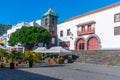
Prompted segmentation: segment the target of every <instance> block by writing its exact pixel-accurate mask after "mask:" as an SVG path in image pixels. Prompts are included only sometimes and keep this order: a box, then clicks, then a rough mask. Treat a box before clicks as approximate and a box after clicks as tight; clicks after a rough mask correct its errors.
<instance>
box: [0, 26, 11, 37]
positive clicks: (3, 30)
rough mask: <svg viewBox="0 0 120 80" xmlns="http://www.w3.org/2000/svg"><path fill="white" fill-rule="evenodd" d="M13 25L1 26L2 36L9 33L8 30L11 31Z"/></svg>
mask: <svg viewBox="0 0 120 80" xmlns="http://www.w3.org/2000/svg"><path fill="white" fill-rule="evenodd" d="M11 27H12V25H5V24H0V35H3V34H4V33H7V30H8V29H10V28H11Z"/></svg>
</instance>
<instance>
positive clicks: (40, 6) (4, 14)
mask: <svg viewBox="0 0 120 80" xmlns="http://www.w3.org/2000/svg"><path fill="white" fill-rule="evenodd" d="M117 2H120V0H1V1H0V24H12V25H13V24H17V23H19V22H22V21H27V22H29V21H34V20H38V19H42V15H43V14H44V13H45V12H46V11H47V10H48V9H49V8H52V9H53V10H54V11H55V12H56V13H57V14H58V15H59V19H58V23H60V22H62V21H64V20H67V19H69V18H71V17H74V16H77V15H80V14H84V13H87V12H89V11H92V10H95V9H98V8H102V7H104V6H108V5H110V4H114V3H117Z"/></svg>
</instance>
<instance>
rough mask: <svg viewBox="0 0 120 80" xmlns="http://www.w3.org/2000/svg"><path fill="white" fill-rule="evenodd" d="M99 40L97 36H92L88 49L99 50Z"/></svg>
mask: <svg viewBox="0 0 120 80" xmlns="http://www.w3.org/2000/svg"><path fill="white" fill-rule="evenodd" d="M98 45H99V43H98V40H97V38H95V37H92V38H90V39H89V40H88V44H87V46H88V47H87V49H88V50H98Z"/></svg>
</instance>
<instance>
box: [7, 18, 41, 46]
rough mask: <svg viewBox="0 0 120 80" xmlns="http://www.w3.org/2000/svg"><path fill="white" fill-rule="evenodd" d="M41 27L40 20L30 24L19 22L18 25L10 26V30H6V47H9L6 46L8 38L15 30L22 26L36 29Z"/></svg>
mask: <svg viewBox="0 0 120 80" xmlns="http://www.w3.org/2000/svg"><path fill="white" fill-rule="evenodd" d="M41 25H42V22H41V20H36V21H32V22H21V23H18V24H16V25H14V26H12V28H11V29H9V30H7V36H6V39H7V40H6V41H7V42H6V47H9V45H8V40H9V38H10V35H11V34H12V33H13V32H15V31H16V30H17V29H20V28H21V27H22V26H27V27H29V26H37V27H40V26H41Z"/></svg>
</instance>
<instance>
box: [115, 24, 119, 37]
mask: <svg viewBox="0 0 120 80" xmlns="http://www.w3.org/2000/svg"><path fill="white" fill-rule="evenodd" d="M114 35H120V26H118V27H115V28H114Z"/></svg>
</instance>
